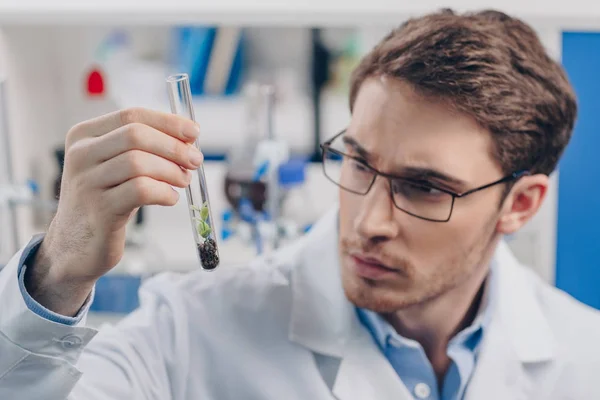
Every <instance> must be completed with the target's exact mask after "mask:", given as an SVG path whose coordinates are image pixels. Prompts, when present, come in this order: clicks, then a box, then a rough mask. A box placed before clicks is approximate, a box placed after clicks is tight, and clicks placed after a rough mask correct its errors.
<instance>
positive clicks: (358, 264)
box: [350, 253, 398, 280]
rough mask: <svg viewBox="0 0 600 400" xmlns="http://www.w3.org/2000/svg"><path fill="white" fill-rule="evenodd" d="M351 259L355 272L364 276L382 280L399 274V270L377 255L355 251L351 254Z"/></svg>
mask: <svg viewBox="0 0 600 400" xmlns="http://www.w3.org/2000/svg"><path fill="white" fill-rule="evenodd" d="M350 260H351V267H352V269H353V270H354V272H355V273H356V274H357V275H359V276H361V277H363V278H367V279H373V280H381V279H385V278H387V277H390V276H392V275H396V274H398V271H396V270H394V269H392V268H389V267H388V266H386V265H385V264H383V263H382V262H381V261H380V260H379V259H377V258H375V257H370V256H366V255H363V254H357V253H354V254H350Z"/></svg>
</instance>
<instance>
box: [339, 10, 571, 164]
mask: <svg viewBox="0 0 600 400" xmlns="http://www.w3.org/2000/svg"><path fill="white" fill-rule="evenodd" d="M383 75H385V76H389V77H393V78H396V79H400V80H402V81H404V82H408V83H409V84H411V85H412V86H413V87H414V88H415V89H416V91H417V92H418V93H420V94H422V95H424V96H426V97H429V96H431V97H430V98H435V99H436V100H442V101H445V102H447V103H448V104H449V105H450V106H451V107H453V109H455V110H456V111H459V112H462V113H465V114H468V115H470V116H472V117H473V118H475V120H476V121H477V122H478V123H479V124H480V125H481V126H482V127H483V128H485V129H486V130H488V131H489V132H490V133H491V135H492V138H493V143H494V145H493V149H492V156H493V157H494V158H495V159H496V160H497V162H498V163H499V164H500V166H501V168H502V169H503V171H504V172H505V173H507V174H510V173H513V172H516V171H520V170H524V169H527V170H529V171H530V172H532V173H542V174H546V175H549V174H550V173H551V172H552V171H553V170H554V169H555V168H556V165H557V163H558V160H559V158H560V156H561V154H562V153H563V151H564V149H565V147H566V146H567V144H568V142H569V140H570V138H571V135H572V131H573V125H574V123H575V119H576V116H577V101H576V97H575V93H574V91H573V88H572V87H571V85H570V83H569V81H568V78H567V76H566V74H565V72H564V71H563V69H562V67H561V66H560V64H559V63H557V62H556V61H554V60H552V59H551V58H550V57H549V55H548V54H547V52H546V50H545V48H544V46H543V45H542V43H541V42H540V40H539V38H538V36H537V34H536V33H535V32H534V31H533V29H532V28H531V27H530V26H528V25H527V24H525V23H524V22H522V21H520V20H519V19H516V18H513V17H511V16H508V15H506V14H504V13H501V12H498V11H494V10H486V11H481V12H476V13H466V14H461V15H459V14H456V13H454V12H453V11H451V10H442V11H440V12H438V13H434V14H429V15H425V16H422V17H419V18H413V19H410V20H408V21H407V22H405V23H404V24H402V25H401V26H400V27H399V28H397V29H395V30H394V31H392V32H391V33H390V34H389V35H388V36H386V37H385V38H384V39H383V40H382V41H381V42H380V43H379V44H378V45H377V46H376V47H375V48H374V49H373V50H372V51H371V52H370V53H368V54H367V55H366V56H365V57H364V58H363V59H362V60H361V62H360V64H359V65H358V67H357V68H356V69H355V71H354V73H353V75H352V79H351V87H350V109H351V110H352V108H353V105H354V101H355V99H356V96H357V93H358V91H359V89H360V86H361V84H362V83H363V82H364V81H365V80H366V79H368V78H371V77H376V76H383Z"/></svg>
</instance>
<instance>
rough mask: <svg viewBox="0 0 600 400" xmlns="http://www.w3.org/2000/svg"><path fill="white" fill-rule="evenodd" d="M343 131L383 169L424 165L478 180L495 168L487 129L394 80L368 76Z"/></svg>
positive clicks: (474, 180)
mask: <svg viewBox="0 0 600 400" xmlns="http://www.w3.org/2000/svg"><path fill="white" fill-rule="evenodd" d="M347 135H349V136H351V137H353V138H354V139H356V141H357V142H359V144H360V145H361V146H362V147H364V148H365V149H366V150H367V151H368V152H369V153H370V154H371V155H372V156H373V162H374V163H376V164H377V165H376V167H377V168H378V169H380V170H383V171H386V172H391V171H398V170H401V169H402V168H403V167H424V168H432V169H435V170H437V171H440V172H443V173H446V174H449V175H453V176H455V177H457V178H460V179H463V180H465V181H471V182H477V181H480V180H485V178H487V177H495V176H496V175H495V174H496V173H498V172H499V171H500V169H499V168H498V166H497V165H496V163H495V162H494V160H493V159H492V156H491V148H492V147H491V146H492V139H491V135H490V134H489V132H487V131H485V130H484V129H483V128H481V127H480V126H479V125H478V124H477V123H476V121H475V120H474V119H473V118H471V117H470V116H467V115H464V114H461V113H458V112H455V111H453V110H452V109H451V108H450V107H449V106H448V105H446V104H444V103H442V102H435V101H432V100H431V99H427V98H424V97H423V96H420V95H418V94H417V93H415V91H414V90H413V89H412V88H411V87H410V86H409V85H408V84H407V83H403V82H401V81H399V80H396V79H385V78H371V79H369V80H367V81H365V82H364V83H363V84H362V86H361V88H360V90H359V92H358V95H357V97H356V100H355V103H354V107H353V112H352V120H351V123H350V125H349V127H348V131H347Z"/></svg>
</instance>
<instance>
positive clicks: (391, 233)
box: [354, 177, 398, 242]
mask: <svg viewBox="0 0 600 400" xmlns="http://www.w3.org/2000/svg"><path fill="white" fill-rule="evenodd" d="M377 178H378V179H376V180H375V182H374V183H373V187H372V188H371V190H369V192H368V193H367V194H366V195H365V196H363V201H362V204H361V208H360V211H359V213H358V215H357V216H356V218H355V220H354V228H355V230H356V232H357V233H358V234H359V235H360V236H361V237H363V238H364V239H366V240H369V241H372V242H382V241H386V240H390V239H392V238H394V237H395V236H396V235H398V225H397V222H396V220H395V219H394V213H395V209H396V207H395V206H394V203H393V202H392V198H391V196H390V192H389V185H388V182H387V181H386V180H385V179H384V178H381V177H377ZM379 178H381V179H379Z"/></svg>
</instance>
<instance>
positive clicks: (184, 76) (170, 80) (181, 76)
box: [167, 72, 189, 83]
mask: <svg viewBox="0 0 600 400" xmlns="http://www.w3.org/2000/svg"><path fill="white" fill-rule="evenodd" d="M186 79H189V75H188V74H186V73H185V72H182V73H179V74H173V75H169V76H168V77H167V82H168V83H175V82H181V81H184V80H186Z"/></svg>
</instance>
